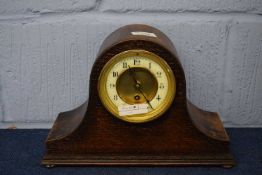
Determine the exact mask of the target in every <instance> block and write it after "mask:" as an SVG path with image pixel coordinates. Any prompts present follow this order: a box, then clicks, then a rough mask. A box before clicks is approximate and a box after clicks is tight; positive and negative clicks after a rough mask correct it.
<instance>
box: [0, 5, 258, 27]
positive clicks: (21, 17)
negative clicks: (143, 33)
mask: <svg viewBox="0 0 262 175" xmlns="http://www.w3.org/2000/svg"><path fill="white" fill-rule="evenodd" d="M97 8H99V6H98V7H97ZM156 14H158V15H160V17H158V18H163V17H182V16H186V17H193V18H195V17H196V16H197V15H199V16H206V17H222V18H223V17H224V18H225V17H234V16H235V17H261V16H262V15H261V14H255V13H240V12H228V13H209V12H192V11H185V12H175V13H166V12H136V13H118V12H108V11H106V12H101V11H95V10H91V11H68V12H49V13H31V14H13V15H0V23H1V22H12V21H20V20H38V19H42V18H46V17H49V18H50V19H51V18H52V17H54V18H56V17H63V18H66V17H71V18H72V17H74V16H78V15H83V17H85V16H87V15H98V16H99V17H107V16H111V17H119V15H121V17H125V16H126V17H132V16H143V17H144V16H148V17H154V16H155V15H156ZM261 19H262V18H261Z"/></svg>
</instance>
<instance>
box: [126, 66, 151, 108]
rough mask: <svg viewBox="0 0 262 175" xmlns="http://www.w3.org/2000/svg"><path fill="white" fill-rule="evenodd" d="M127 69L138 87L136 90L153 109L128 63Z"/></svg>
mask: <svg viewBox="0 0 262 175" xmlns="http://www.w3.org/2000/svg"><path fill="white" fill-rule="evenodd" d="M128 71H129V73H130V75H131V77H132V79H133V80H134V82H135V84H136V88H137V89H138V91H139V92H140V93H141V94H142V95H143V97H144V98H145V99H146V102H147V104H148V105H149V106H150V108H151V109H154V108H153V107H152V105H151V104H150V101H149V100H148V99H147V98H146V95H145V94H144V92H143V91H142V90H141V83H140V82H139V81H138V80H137V79H136V78H135V75H134V73H133V70H132V69H131V68H130V66H129V65H128Z"/></svg>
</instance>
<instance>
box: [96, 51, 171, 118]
mask: <svg viewBox="0 0 262 175" xmlns="http://www.w3.org/2000/svg"><path fill="white" fill-rule="evenodd" d="M175 87H176V82H175V77H174V74H173V72H172V70H171V68H170V67H169V66H168V64H167V63H166V62H165V61H164V60H163V59H162V58H160V57H159V56H157V55H155V54H154V53H151V52H148V51H145V50H128V51H125V52H121V53H119V54H117V55H115V56H114V57H113V58H112V59H110V61H109V62H107V63H106V65H105V66H104V67H103V69H102V71H101V74H100V77H99V80H98V93H99V96H100V99H101V101H102V103H103V105H104V106H105V107H106V109H107V110H108V111H109V112H110V113H112V114H113V115H114V116H115V117H117V118H119V119H121V120H124V121H127V122H132V123H142V122H148V121H151V120H153V119H156V118H157V117H159V116H160V115H161V114H163V113H164V112H165V111H166V110H167V109H168V108H169V107H170V105H171V103H172V101H173V99H174V97H175V91H176V88H175Z"/></svg>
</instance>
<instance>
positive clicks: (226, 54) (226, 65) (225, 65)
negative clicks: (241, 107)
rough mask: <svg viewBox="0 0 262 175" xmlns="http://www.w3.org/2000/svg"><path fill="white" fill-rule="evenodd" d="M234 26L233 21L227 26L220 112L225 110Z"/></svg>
mask: <svg viewBox="0 0 262 175" xmlns="http://www.w3.org/2000/svg"><path fill="white" fill-rule="evenodd" d="M232 25H233V20H229V21H228V23H227V24H226V40H225V48H224V60H223V67H222V69H223V70H222V75H221V76H222V77H221V79H222V83H221V87H220V94H221V96H220V98H219V99H218V100H219V102H218V104H219V106H218V111H219V112H221V111H223V109H224V101H225V97H224V93H223V92H225V90H226V82H227V80H226V75H228V74H227V73H228V66H229V65H230V64H229V63H230V60H229V59H231V58H229V57H228V46H229V42H230V32H231V28H232Z"/></svg>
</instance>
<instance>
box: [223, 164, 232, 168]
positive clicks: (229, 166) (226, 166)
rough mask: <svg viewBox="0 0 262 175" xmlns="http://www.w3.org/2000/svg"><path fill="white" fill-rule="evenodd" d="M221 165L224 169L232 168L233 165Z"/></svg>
mask: <svg viewBox="0 0 262 175" xmlns="http://www.w3.org/2000/svg"><path fill="white" fill-rule="evenodd" d="M222 167H223V168H226V169H229V168H232V167H233V165H223V166H222Z"/></svg>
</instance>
